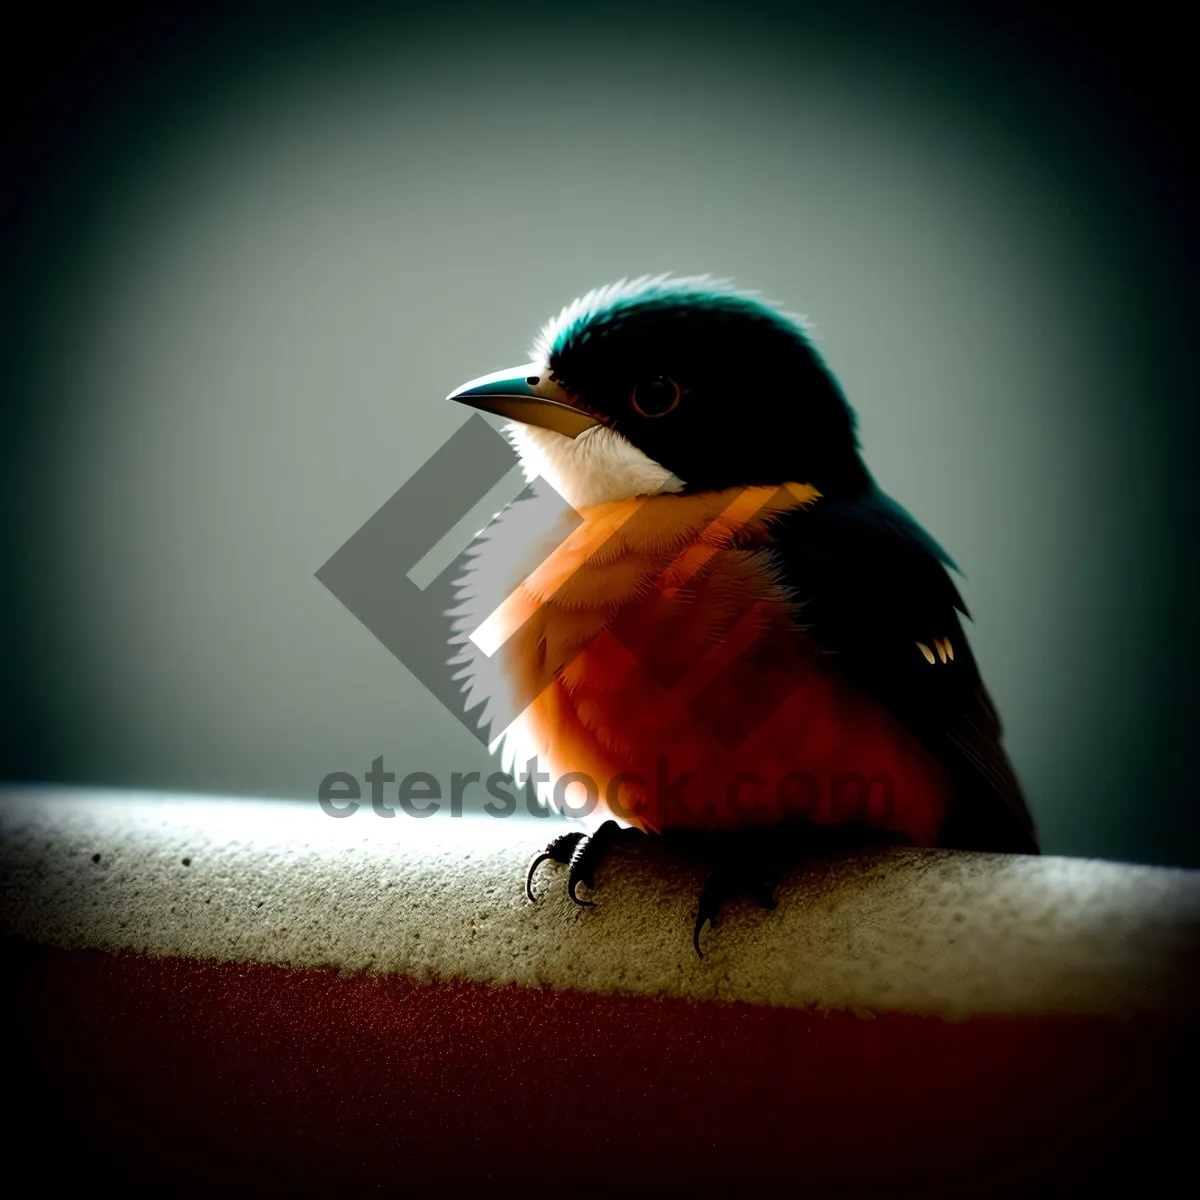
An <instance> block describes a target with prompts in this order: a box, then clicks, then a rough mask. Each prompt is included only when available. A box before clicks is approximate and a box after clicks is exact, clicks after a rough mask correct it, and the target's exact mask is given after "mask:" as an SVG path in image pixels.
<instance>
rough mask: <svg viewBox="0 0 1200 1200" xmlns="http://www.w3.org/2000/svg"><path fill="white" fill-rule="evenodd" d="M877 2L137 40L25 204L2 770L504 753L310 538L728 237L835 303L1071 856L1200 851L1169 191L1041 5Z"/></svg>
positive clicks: (13, 319)
mask: <svg viewBox="0 0 1200 1200" xmlns="http://www.w3.org/2000/svg"><path fill="white" fill-rule="evenodd" d="M847 14H848V15H847V16H846V18H845V19H844V20H843V21H838V20H836V19H834V18H827V19H825V20H823V21H820V22H818V21H816V20H813V19H809V18H807V17H804V16H803V15H802V14H797V13H793V14H791V15H789V16H786V17H784V16H780V15H778V14H772V13H770V12H762V13H758V12H757V11H753V12H752V11H751V10H750V9H747V8H744V7H743V8H742V9H740V10H739V11H738V12H737V13H734V12H732V11H731V12H721V11H716V10H699V9H692V10H690V15H687V16H684V15H681V14H679V13H674V14H668V13H666V12H659V11H658V10H656V9H653V8H652V7H645V6H643V7H640V8H639V9H638V10H636V11H634V10H632V9H630V10H626V9H624V8H621V7H617V8H612V7H609V8H606V9H600V10H586V11H585V10H572V11H570V12H567V11H560V10H559V11H556V10H546V9H541V10H534V9H528V10H523V11H519V12H518V11H515V10H514V11H506V12H505V13H504V14H502V15H498V14H496V13H495V12H493V13H492V15H490V16H489V15H487V14H486V13H485V12H483V11H479V12H474V11H466V12H464V13H461V14H460V16H459V18H458V19H457V20H456V21H454V22H448V23H444V24H443V23H439V22H438V21H437V20H434V19H432V18H418V17H417V16H414V15H412V14H403V13H399V14H397V13H395V12H393V13H392V15H390V16H387V17H386V18H385V17H383V16H378V15H373V14H371V13H368V12H365V11H364V12H361V13H360V12H357V10H356V13H355V16H354V18H353V19H351V18H350V17H347V18H346V19H344V20H335V19H328V18H326V19H322V20H319V21H318V20H309V21H304V22H302V21H300V20H299V19H296V20H295V22H294V23H292V24H289V23H288V18H287V17H286V16H284V15H282V14H278V13H277V14H276V18H275V20H277V21H278V23H275V20H266V19H261V20H257V21H251V20H247V21H246V22H245V23H244V25H243V24H240V23H238V22H237V21H233V20H226V21H224V22H223V23H222V24H220V25H219V27H214V28H211V29H209V28H207V27H204V28H202V29H191V28H188V29H185V30H184V31H183V32H182V33H179V34H178V35H177V36H175V35H173V36H171V37H163V38H160V39H158V40H157V41H154V42H149V41H148V42H147V46H146V48H145V51H144V53H130V54H129V55H128V57H129V63H128V64H127V65H126V66H125V67H123V68H122V70H121V71H119V72H115V73H114V79H113V80H111V81H110V82H109V83H107V84H106V86H105V88H104V89H96V91H97V95H100V94H101V93H102V97H103V103H102V104H99V103H98V104H96V105H95V106H94V111H92V110H90V109H88V107H87V106H86V105H84V104H83V103H82V101H81V107H80V111H79V112H78V113H73V114H69V118H70V119H67V120H65V121H64V120H61V119H60V120H59V122H58V125H56V127H55V128H56V129H57V130H58V131H59V132H58V134H57V135H56V138H54V139H49V140H48V141H47V144H46V146H45V152H44V154H42V155H40V156H38V157H37V161H36V164H34V165H35V166H36V171H37V172H40V174H39V175H38V178H37V179H36V180H35V185H34V186H30V187H29V188H28V189H27V194H28V196H29V197H30V202H29V204H28V206H27V209H25V210H23V211H22V214H21V217H20V221H18V222H17V223H16V225H15V226H13V228H12V230H10V232H13V233H14V236H13V239H12V246H11V248H10V253H11V258H10V260H9V261H10V265H11V266H12V274H11V275H10V280H12V281H15V282H16V284H17V287H16V288H15V289H14V290H13V291H12V292H11V293H10V297H9V298H10V304H9V307H8V309H7V310H6V311H7V312H8V313H9V321H8V326H9V327H8V329H7V330H6V335H5V336H6V349H7V351H8V360H7V363H6V368H5V369H6V378H7V379H8V381H9V382H8V387H7V399H8V401H9V402H10V403H9V405H8V409H7V413H8V415H7V417H6V423H7V427H8V436H7V437H6V442H5V453H6V459H5V464H6V465H5V481H4V482H5V486H6V487H7V488H10V489H11V504H10V508H9V513H8V522H7V524H8V530H7V535H8V537H9V545H8V547H7V551H6V558H7V563H8V569H7V571H6V589H7V591H6V597H5V603H6V605H7V613H8V615H7V618H6V631H7V633H8V634H9V635H10V638H11V640H10V646H9V653H8V661H7V666H6V669H5V673H4V685H5V701H6V710H7V715H6V731H7V735H8V743H9V745H8V754H9V766H8V769H7V773H8V775H9V777H11V778H18V779H53V780H68V781H80V782H101V783H119V784H128V785H133V786H138V787H155V788H158V787H163V788H172V789H183V790H187V791H199V792H219V793H226V792H228V793H251V794H261V795H269V796H315V792H316V787H317V783H318V781H319V780H320V779H321V777H322V776H324V775H325V774H326V773H328V772H330V771H334V770H348V771H351V772H354V773H358V774H361V773H362V772H363V771H365V770H366V769H367V767H368V765H369V763H370V761H371V760H372V759H373V758H374V757H376V756H377V755H381V754H382V755H384V757H385V760H386V763H387V765H388V767H389V768H391V769H394V770H397V771H412V770H425V771H430V772H433V773H434V774H437V775H439V776H442V777H448V775H449V773H450V772H451V771H452V770H464V771H466V770H472V769H479V768H480V767H481V766H482V765H483V762H484V759H485V754H484V751H483V750H482V749H481V748H480V747H479V745H478V743H477V742H476V741H475V740H474V739H473V738H472V737H471V736H470V735H469V734H468V733H467V732H466V730H464V729H463V728H462V727H460V725H459V724H458V723H457V722H456V721H455V720H454V719H453V718H452V717H451V716H450V715H449V714H447V713H446V712H445V711H444V710H443V709H442V708H441V707H440V706H439V705H438V704H437V703H436V702H434V701H433V700H431V699H430V697H429V696H428V695H427V694H426V693H425V691H424V689H423V688H422V687H421V686H420V685H419V684H418V683H417V682H416V681H415V680H414V679H413V678H412V677H411V676H410V675H409V674H408V673H407V671H406V670H405V669H404V668H403V667H402V666H401V665H400V664H399V663H398V662H397V661H396V660H394V659H393V658H392V657H391V656H390V655H389V654H388V653H387V651H386V650H384V648H383V647H382V646H381V645H379V644H378V643H377V642H375V641H374V639H373V638H372V637H371V636H370V634H368V633H367V632H366V630H365V629H363V628H362V627H361V626H360V625H359V624H358V623H357V622H356V621H355V620H354V618H353V617H352V616H351V615H350V614H349V613H348V612H347V610H346V609H344V608H343V607H342V606H341V605H340V604H339V603H338V602H337V601H336V600H335V599H334V598H333V596H331V595H330V594H329V593H328V592H327V591H326V590H325V589H324V588H323V587H322V586H321V585H320V584H319V583H318V582H317V581H316V579H314V577H313V572H314V571H315V570H316V569H317V568H318V567H319V566H320V565H321V564H322V563H323V562H324V561H325V560H326V559H327V558H328V557H329V555H331V554H332V553H333V552H334V551H335V550H336V549H337V548H338V546H339V545H341V543H342V542H343V541H344V540H345V539H346V538H347V537H348V536H349V535H350V534H351V533H353V532H354V531H355V530H356V529H357V528H358V527H359V526H360V525H361V524H362V523H363V522H364V521H365V520H366V519H367V518H368V517H369V516H370V515H371V514H372V513H373V512H375V510H376V509H377V508H378V507H379V506H380V505H381V504H382V503H383V502H384V501H385V500H386V499H387V498H388V497H389V496H390V495H391V494H392V493H393V492H394V491H395V490H396V488H397V487H398V486H399V485H400V484H401V483H402V482H403V481H404V480H405V478H407V477H408V476H409V475H410V474H411V473H412V472H413V471H414V470H415V469H416V468H417V467H418V466H419V465H420V464H421V463H422V462H423V461H424V460H425V459H426V458H427V457H428V456H429V455H430V454H431V453H432V452H433V451H434V450H435V449H436V448H437V447H438V446H439V445H440V444H441V443H442V442H443V441H444V440H445V439H446V438H447V437H448V436H449V435H450V433H451V432H452V431H453V430H454V429H455V427H456V426H457V425H458V424H459V423H461V422H462V421H463V420H465V419H466V415H467V414H466V413H465V411H463V410H461V409H458V408H456V407H454V406H451V405H448V404H446V403H445V402H443V400H442V399H441V398H442V397H443V396H444V395H445V394H446V392H447V391H449V390H450V389H451V388H452V387H454V386H455V385H457V384H458V383H460V382H461V381H463V380H465V379H467V378H468V377H471V376H474V375H478V374H480V373H483V372H485V371H490V370H494V369H497V368H500V367H504V366H508V365H510V364H515V363H519V362H523V361H524V359H525V351H526V348H527V345H528V342H529V340H530V338H531V337H532V335H533V334H534V332H535V331H536V329H537V327H538V325H539V323H540V322H541V321H542V320H544V319H545V318H546V317H548V316H549V315H550V314H551V313H552V312H553V311H555V310H556V309H557V308H558V307H559V306H560V305H562V304H563V303H565V302H566V301H568V300H570V299H571V298H572V297H574V296H575V295H577V294H578V293H580V292H581V291H583V290H586V289H588V288H590V287H592V286H595V285H597V284H600V283H603V282H606V281H610V280H613V279H615V278H618V277H620V276H623V275H629V274H640V273H643V272H658V271H664V270H672V271H677V272H681V273H693V272H712V273H714V274H716V275H719V276H730V277H732V278H734V279H735V280H736V281H737V282H738V283H739V284H741V285H743V286H746V287H752V288H758V289H761V290H762V291H763V292H764V293H765V294H766V295H767V296H768V297H770V298H772V299H775V300H777V301H779V302H781V303H783V304H784V305H785V306H786V307H788V308H790V309H793V310H798V311H801V312H804V313H806V314H808V316H809V317H810V318H811V319H812V320H813V321H814V322H815V323H816V325H817V328H818V331H819V334H820V337H821V346H822V349H823V351H824V352H825V354H826V356H827V358H828V360H829V362H830V364H831V365H832V367H833V368H834V370H835V371H836V373H837V374H838V375H839V377H840V379H841V381H842V383H843V385H844V387H845V389H846V391H847V393H848V395H849V396H850V398H851V400H852V402H853V403H854V405H855V406H856V408H857V410H858V412H859V416H860V421H861V428H862V435H863V440H864V444H865V449H866V455H867V459H868V462H869V463H870V465H871V466H872V468H873V469H874V471H875V472H876V474H877V476H878V478H879V479H880V481H881V483H882V484H883V485H884V487H885V488H887V489H888V490H889V491H891V492H892V493H893V494H894V495H895V496H896V497H897V498H898V499H899V500H900V501H901V502H902V503H903V504H905V505H906V506H907V507H908V508H909V509H910V510H911V511H912V512H913V513H914V514H915V515H916V516H917V517H918V518H919V519H920V520H921V521H923V522H924V523H925V524H926V525H927V527H928V528H929V529H930V530H931V532H932V533H933V534H934V535H935V536H936V537H937V538H938V539H939V540H940V541H941V542H942V543H943V544H944V545H945V546H946V547H947V548H948V549H949V551H950V552H951V553H952V554H953V555H954V556H955V557H956V558H957V559H958V561H959V562H960V564H961V565H962V566H963V569H964V571H965V572H966V575H967V579H966V582H965V584H964V587H963V591H964V595H965V597H966V599H967V602H968V604H969V606H970V607H971V609H972V612H973V614H974V617H975V621H976V624H975V626H974V628H973V629H972V631H971V636H972V639H973V643H974V645H975V647H976V651H977V654H978V657H979V659H980V661H981V665H982V667H983V670H984V674H985V677H986V678H987V680H988V681H989V683H990V685H991V688H992V690H993V692H994V694H995V697H996V700H997V702H998V704H999V706H1000V709H1001V712H1002V714H1003V715H1004V717H1005V718H1006V722H1007V726H1008V731H1009V733H1008V744H1009V747H1010V749H1011V753H1012V756H1013V759H1014V760H1015V762H1016V765H1017V767H1018V770H1019V772H1020V774H1021V775H1022V777H1023V779H1024V781H1025V783H1026V785H1027V788H1028V792H1029V796H1030V799H1031V803H1032V806H1033V809H1034V812H1035V815H1036V817H1037V819H1038V822H1039V825H1040V827H1041V830H1042V832H1043V835H1044V843H1045V846H1046V848H1047V849H1048V850H1050V851H1054V852H1059V853H1068V854H1101V855H1106V856H1110V857H1118V858H1128V859H1142V860H1147V861H1164V862H1166V861H1171V862H1192V863H1195V862H1200V847H1198V845H1197V841H1196V838H1195V829H1194V824H1193V823H1192V820H1191V817H1190V807H1191V806H1190V795H1189V791H1190V779H1189V778H1188V767H1189V763H1188V749H1189V738H1190V733H1191V729H1190V725H1189V721H1190V717H1191V715H1192V713H1193V712H1194V702H1193V700H1192V689H1191V686H1190V680H1191V671H1192V669H1193V668H1194V665H1195V653H1194V651H1195V640H1194V635H1193V634H1192V631H1191V626H1190V621H1189V617H1190V614H1189V612H1188V605H1187V594H1186V586H1185V585H1186V578H1185V571H1186V568H1187V567H1188V566H1189V565H1190V559H1191V556H1192V526H1191V524H1190V521H1191V517H1192V515H1193V514H1192V510H1191V508H1190V490H1189V489H1188V479H1187V470H1188V462H1189V460H1190V458H1191V457H1192V455H1193V452H1194V448H1193V444H1192V438H1191V428H1192V426H1191V424H1190V408H1191V400H1192V394H1193V389H1192V387H1191V383H1190V378H1189V372H1188V363H1187V358H1188V355H1189V354H1190V350H1189V349H1188V346H1187V340H1188V337H1189V334H1190V331H1189V326H1188V322H1187V319H1186V305H1185V304H1184V301H1183V292H1182V290H1181V289H1182V287H1183V282H1184V281H1183V280H1182V278H1181V274H1180V272H1179V270H1178V266H1179V257H1180V254H1181V250H1180V247H1179V244H1178V242H1177V240H1176V236H1177V235H1176V226H1175V225H1174V224H1173V223H1172V219H1171V216H1170V214H1167V213H1165V211H1164V209H1163V204H1164V201H1163V198H1162V188H1161V187H1160V186H1159V184H1160V183H1161V180H1156V181H1150V182H1148V179H1147V172H1148V171H1149V170H1150V167H1149V166H1148V165H1147V161H1146V160H1145V148H1144V147H1142V146H1140V145H1139V144H1138V142H1137V140H1136V138H1135V137H1134V136H1133V134H1132V133H1131V132H1130V129H1129V128H1125V127H1123V126H1122V124H1121V123H1120V122H1119V121H1114V120H1113V119H1112V113H1113V111H1114V108H1115V107H1117V106H1116V105H1115V102H1114V101H1113V98H1112V97H1111V96H1108V95H1100V94H1098V93H1097V91H1096V89H1095V87H1084V86H1082V85H1081V84H1080V81H1079V79H1078V78H1075V77H1072V76H1070V75H1069V74H1068V73H1065V72H1061V71H1056V70H1055V69H1053V64H1050V63H1048V61H1047V60H1046V59H1044V58H1038V57H1037V56H1036V55H1035V54H1034V53H1033V51H1032V49H1031V47H1030V45H1029V44H1028V43H1027V42H1026V41H1025V40H1023V39H1022V38H1020V37H1016V36H1013V34H1012V31H1011V30H1010V31H1009V32H1008V33H1007V34H1006V35H1004V36H1000V35H999V34H994V35H993V34H992V33H989V31H988V30H987V29H985V28H984V27H983V26H982V25H980V26H979V27H970V28H967V27H963V26H961V25H958V26H955V27H953V28H946V27H944V26H942V25H938V24H937V23H936V22H931V23H928V24H925V25H922V24H921V23H920V22H917V21H915V20H914V19H913V18H912V16H911V11H910V15H909V16H906V17H905V18H904V19H903V20H902V21H901V20H892V19H891V18H890V17H888V15H887V14H886V13H885V12H884V11H883V10H876V9H872V10H864V11H851V10H847ZM125 49H126V51H128V49H129V48H128V46H127V47H126V48H125ZM135 49H136V48H135ZM59 116H60V118H61V114H59ZM64 130H65V131H66V132H63V131H64ZM31 162H32V160H31ZM26 169H27V170H33V169H34V166H33V165H30V164H26ZM1152 182H1153V186H1152ZM1185 413H1186V414H1187V415H1188V421H1186V422H1185V421H1184V414H1185ZM356 819H359V820H373V819H375V818H373V817H371V816H370V814H369V812H366V813H364V814H360V816H359V817H358V818H356Z"/></svg>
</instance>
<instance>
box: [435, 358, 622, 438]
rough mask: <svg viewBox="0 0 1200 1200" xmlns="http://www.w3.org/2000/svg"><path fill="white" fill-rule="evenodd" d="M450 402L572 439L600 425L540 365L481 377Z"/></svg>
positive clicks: (459, 389)
mask: <svg viewBox="0 0 1200 1200" xmlns="http://www.w3.org/2000/svg"><path fill="white" fill-rule="evenodd" d="M446 399H447V400H457V401H458V402H459V403H460V404H469V405H470V406H471V407H472V408H479V409H482V410H483V411H484V412H489V413H495V414H496V415H497V416H499V417H507V418H508V419H509V420H510V421H520V422H521V424H523V425H537V426H540V427H541V428H542V429H552V430H553V431H554V432H555V433H561V434H564V435H565V436H567V437H569V438H575V437H578V436H579V435H580V434H581V433H583V431H584V430H585V429H591V427H592V426H593V425H598V424H600V422H599V421H598V420H596V418H595V417H590V416H588V414H587V413H585V412H584V411H583V410H582V409H581V408H580V407H579V406H578V405H577V404H576V403H575V398H574V397H573V396H572V395H571V393H570V392H568V391H567V390H566V389H565V388H563V387H560V386H559V385H558V384H557V383H555V382H554V380H553V379H552V378H551V377H550V372H549V371H548V370H547V369H546V368H545V367H543V366H541V365H539V364H538V363H529V364H528V365H527V366H524V367H514V368H513V369H511V370H508V371H496V372H495V373H494V374H492V375H481V376H480V377H479V378H478V379H472V380H471V382H470V383H464V384H463V385H462V387H460V388H457V389H456V390H455V391H453V392H451V393H450V395H449V396H447V397H446Z"/></svg>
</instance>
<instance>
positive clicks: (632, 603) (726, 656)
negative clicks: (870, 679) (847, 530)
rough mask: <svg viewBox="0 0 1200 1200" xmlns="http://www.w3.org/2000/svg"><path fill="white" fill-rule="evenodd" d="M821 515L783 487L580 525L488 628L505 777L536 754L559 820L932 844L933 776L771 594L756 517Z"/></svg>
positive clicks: (641, 507) (588, 515) (937, 792)
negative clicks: (875, 835) (506, 751)
mask: <svg viewBox="0 0 1200 1200" xmlns="http://www.w3.org/2000/svg"><path fill="white" fill-rule="evenodd" d="M817 502H819V493H817V492H816V491H815V490H814V489H812V488H810V487H807V486H805V485H799V484H788V485H787V486H785V487H783V488H774V487H761V488H733V489H729V490H726V491H720V492H708V493H702V494H698V495H692V496H676V495H661V496H653V497H637V498H634V499H631V500H625V501H618V502H616V503H612V504H605V505H600V506H597V507H595V508H591V509H585V510H583V511H582V512H581V513H580V515H581V516H582V517H583V523H582V525H580V526H579V527H578V528H577V529H576V530H575V531H574V532H573V533H572V534H571V535H570V536H569V537H567V538H566V539H565V540H564V541H563V542H562V543H561V544H560V545H559V546H558V547H557V549H555V550H554V551H553V552H552V553H550V554H549V557H548V558H546V559H545V561H544V562H543V563H542V565H541V566H540V567H539V568H538V569H537V570H536V571H534V572H533V573H532V574H530V575H529V576H528V577H527V578H525V579H524V580H523V581H522V582H521V583H520V585H519V586H518V587H517V589H516V591H515V592H514V593H513V594H512V596H511V597H510V598H509V600H508V601H506V603H505V604H504V605H502V606H501V608H500V609H499V610H498V611H497V612H496V613H495V614H493V616H492V617H491V618H490V619H489V621H488V622H487V623H486V624H487V625H488V626H490V629H489V630H487V631H486V633H485V636H486V637H488V638H490V640H492V641H493V642H494V643H495V644H500V643H503V647H502V649H501V650H500V651H499V653H501V654H502V655H503V665H504V668H505V674H506V677H507V679H508V681H509V684H510V686H512V687H513V688H514V689H515V692H516V695H517V697H518V700H519V703H518V708H523V709H524V712H523V716H522V717H521V718H520V719H519V722H518V723H517V726H519V736H520V739H521V741H522V743H523V744H522V746H521V751H522V752H523V754H522V755H521V756H520V757H521V760H522V761H524V760H525V759H526V758H527V757H529V756H530V755H532V754H536V755H537V756H538V760H539V764H540V766H541V769H543V770H547V771H549V772H550V776H551V781H552V783H553V784H554V786H555V799H556V800H557V801H558V802H559V804H560V807H565V808H566V810H567V811H568V812H572V813H575V814H579V815H584V814H586V813H590V812H592V811H597V812H601V813H603V812H605V811H607V813H609V814H611V815H612V816H615V817H616V818H618V819H619V820H622V821H624V822H626V823H628V824H632V825H635V826H637V827H639V828H641V829H644V830H648V831H656V832H657V831H662V830H665V829H670V828H694V829H723V828H733V827H737V826H741V825H747V824H757V823H774V822H778V821H781V820H784V819H789V818H796V817H802V818H807V819H808V820H811V821H812V822H814V823H816V824H819V825H832V824H839V823H844V822H855V823H861V824H865V825H868V826H871V827H874V828H877V829H879V830H886V831H889V832H891V833H895V834H899V835H901V836H902V837H905V838H907V839H909V840H911V841H912V842H914V843H916V844H918V845H933V844H935V843H936V839H937V831H938V827H939V826H940V824H941V821H942V819H943V817H944V815H945V809H946V797H947V782H946V779H945V775H944V772H943V771H942V769H941V768H940V766H939V765H938V764H937V762H936V761H935V760H934V759H933V758H932V756H931V755H930V754H929V753H928V752H927V751H926V750H925V749H924V748H923V747H922V746H921V745H920V744H919V743H918V742H917V741H916V739H915V738H914V737H913V736H912V735H911V734H910V733H908V731H907V730H906V729H904V728H903V727H902V726H901V725H900V724H899V723H898V722H897V721H896V720H894V719H893V718H892V717H891V716H890V715H889V714H887V713H886V712H885V711H884V710H883V709H882V708H880V707H879V705H877V704H876V703H875V702H874V701H872V700H871V699H870V698H869V697H867V696H865V695H864V694H863V693H862V692H861V691H859V690H858V689H856V688H855V687H854V685H853V684H852V683H851V682H850V681H849V680H848V679H846V678H845V677H843V676H842V675H841V673H840V672H839V669H838V665H837V662H836V659H835V658H834V657H833V656H831V655H828V654H823V653H822V652H821V651H820V649H819V647H818V646H817V645H816V643H815V642H814V641H813V640H812V639H811V638H809V637H808V636H806V635H805V633H804V630H803V607H802V605H799V606H798V605H797V604H796V603H794V601H793V598H792V597H789V596H788V595H787V594H786V592H785V591H784V589H783V588H782V587H781V586H780V584H779V583H778V581H777V579H776V576H775V572H774V570H773V566H772V558H771V553H770V545H771V543H770V529H769V524H770V518H771V517H772V516H774V515H777V514H779V513H782V512H786V511H788V510H792V509H797V508H804V507H807V506H808V505H811V504H814V503H817ZM526 701H528V704H526V703H525V702H526ZM516 728H517V727H516V726H515V727H514V730H516ZM513 735H514V736H516V734H515V733H514V734H513Z"/></svg>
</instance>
